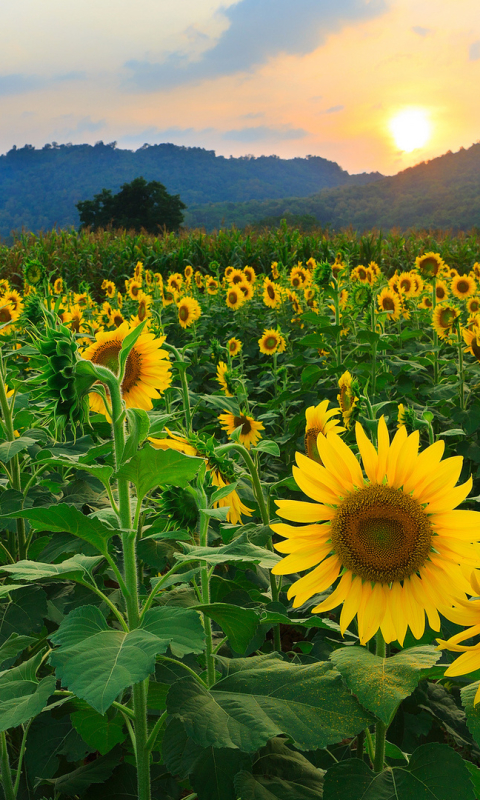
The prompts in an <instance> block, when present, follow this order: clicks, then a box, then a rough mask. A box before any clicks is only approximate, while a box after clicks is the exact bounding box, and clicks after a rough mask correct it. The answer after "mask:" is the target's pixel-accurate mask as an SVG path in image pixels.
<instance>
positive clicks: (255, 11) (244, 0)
mask: <svg viewBox="0 0 480 800" xmlns="http://www.w3.org/2000/svg"><path fill="white" fill-rule="evenodd" d="M389 3H390V0H343V2H342V3H338V0H302V2H301V3H298V4H297V6H296V7H295V9H292V4H291V0H239V2H237V3H235V4H234V5H232V6H230V7H229V8H227V9H225V10H224V15H225V17H226V19H227V22H228V23H229V25H228V27H227V29H226V30H225V31H224V33H223V34H222V35H221V36H220V38H219V39H218V41H217V42H216V43H214V44H213V45H212V47H210V48H209V49H207V50H206V51H205V52H204V53H203V54H202V55H201V56H200V58H197V60H195V61H190V60H189V59H188V57H187V56H185V55H184V54H183V53H180V52H174V53H171V54H170V55H169V56H168V57H167V58H166V59H165V60H164V61H163V62H161V63H152V62H150V61H147V60H144V61H141V60H130V61H127V62H126V64H125V66H126V68H127V69H128V70H129V72H130V77H129V79H128V80H127V86H129V87H130V88H132V89H136V90H140V91H153V90H158V89H168V88H172V87H174V86H178V85H180V84H184V83H199V82H201V81H203V80H206V79H209V78H210V79H211V78H215V77H218V76H219V75H232V74H235V73H238V72H245V71H249V70H252V69H253V68H255V67H257V66H259V65H261V64H264V63H266V62H267V61H268V60H269V59H270V58H272V57H274V56H276V55H278V54H280V53H288V54H292V55H304V54H306V53H310V52H312V51H313V50H315V49H316V48H317V47H319V46H320V45H321V44H322V43H323V42H324V41H325V39H326V37H327V36H328V35H329V34H330V33H332V32H335V31H338V30H340V29H341V28H342V27H343V26H344V25H346V24H350V23H352V22H355V21H360V20H364V19H369V18H372V17H375V16H378V15H380V14H383V13H384V12H385V11H387V8H388V5H389Z"/></svg>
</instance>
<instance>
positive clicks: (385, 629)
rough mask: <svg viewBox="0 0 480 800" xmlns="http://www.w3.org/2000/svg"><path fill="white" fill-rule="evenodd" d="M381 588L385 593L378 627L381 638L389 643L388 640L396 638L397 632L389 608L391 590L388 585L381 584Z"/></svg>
mask: <svg viewBox="0 0 480 800" xmlns="http://www.w3.org/2000/svg"><path fill="white" fill-rule="evenodd" d="M382 588H383V591H384V593H385V614H384V617H383V620H382V624H381V625H380V628H381V631H382V636H383V638H384V639H385V641H386V643H387V644H389V643H390V642H394V641H395V639H396V638H397V632H396V630H395V625H394V624H393V619H392V612H391V609H390V602H391V590H390V589H389V588H388V586H383V587H382Z"/></svg>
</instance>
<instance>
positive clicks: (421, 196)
mask: <svg viewBox="0 0 480 800" xmlns="http://www.w3.org/2000/svg"><path fill="white" fill-rule="evenodd" d="M285 216H287V217H288V216H292V217H294V218H297V219H300V218H306V219H307V220H308V219H312V218H314V219H316V220H317V222H318V223H319V224H320V225H327V224H328V225H331V226H332V227H333V228H337V229H338V228H342V227H348V226H350V225H351V226H353V227H354V228H356V229H357V230H365V229H370V228H383V229H389V228H400V229H403V230H405V229H407V228H419V229H420V228H424V229H425V228H426V229H428V228H448V229H452V230H457V231H462V230H463V231H466V230H469V229H471V228H472V227H479V228H480V143H477V144H474V145H472V146H471V147H469V148H468V149H464V148H463V147H462V148H461V149H460V150H459V151H458V152H457V153H452V152H451V151H449V152H448V153H445V155H442V156H439V157H438V158H434V159H432V160H431V161H425V162H422V163H421V164H417V165H416V166H414V167H410V168H409V169H406V170H403V171H402V172H399V173H398V174H397V175H394V176H392V177H388V178H382V179H380V180H377V181H375V182H370V183H368V185H366V184H363V185H356V186H352V185H348V184H347V185H345V186H342V187H341V188H335V189H323V190H322V191H320V192H316V193H314V194H312V195H311V196H309V197H303V198H299V197H284V198H283V199H275V200H266V201H259V200H251V201H249V202H248V203H221V204H218V203H217V204H215V205H202V206H194V207H190V208H189V209H188V212H187V214H186V218H185V223H186V224H188V225H190V226H204V227H205V228H206V229H207V230H212V229H213V228H218V227H220V225H226V226H229V225H232V224H235V225H236V226H237V227H239V228H242V227H244V226H245V225H255V224H257V225H258V224H262V221H264V222H265V223H267V224H270V225H271V224H272V223H273V222H274V221H275V220H279V219H280V218H281V217H285Z"/></svg>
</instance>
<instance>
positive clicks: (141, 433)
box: [122, 408, 150, 464]
mask: <svg viewBox="0 0 480 800" xmlns="http://www.w3.org/2000/svg"><path fill="white" fill-rule="evenodd" d="M127 420H128V437H127V441H126V442H125V448H124V450H123V456H122V464H124V463H125V461H128V460H129V459H130V458H132V457H133V456H134V455H135V453H136V452H137V450H138V448H139V446H140V445H141V444H143V442H144V441H145V439H146V438H147V436H148V431H149V428H150V417H149V416H148V414H147V412H146V411H143V409H141V408H127Z"/></svg>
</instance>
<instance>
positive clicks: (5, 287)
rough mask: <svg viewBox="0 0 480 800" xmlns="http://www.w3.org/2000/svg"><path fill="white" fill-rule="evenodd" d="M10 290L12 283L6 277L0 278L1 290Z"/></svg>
mask: <svg viewBox="0 0 480 800" xmlns="http://www.w3.org/2000/svg"><path fill="white" fill-rule="evenodd" d="M9 291H10V284H9V282H8V281H7V279H6V278H1V279H0V292H9Z"/></svg>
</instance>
